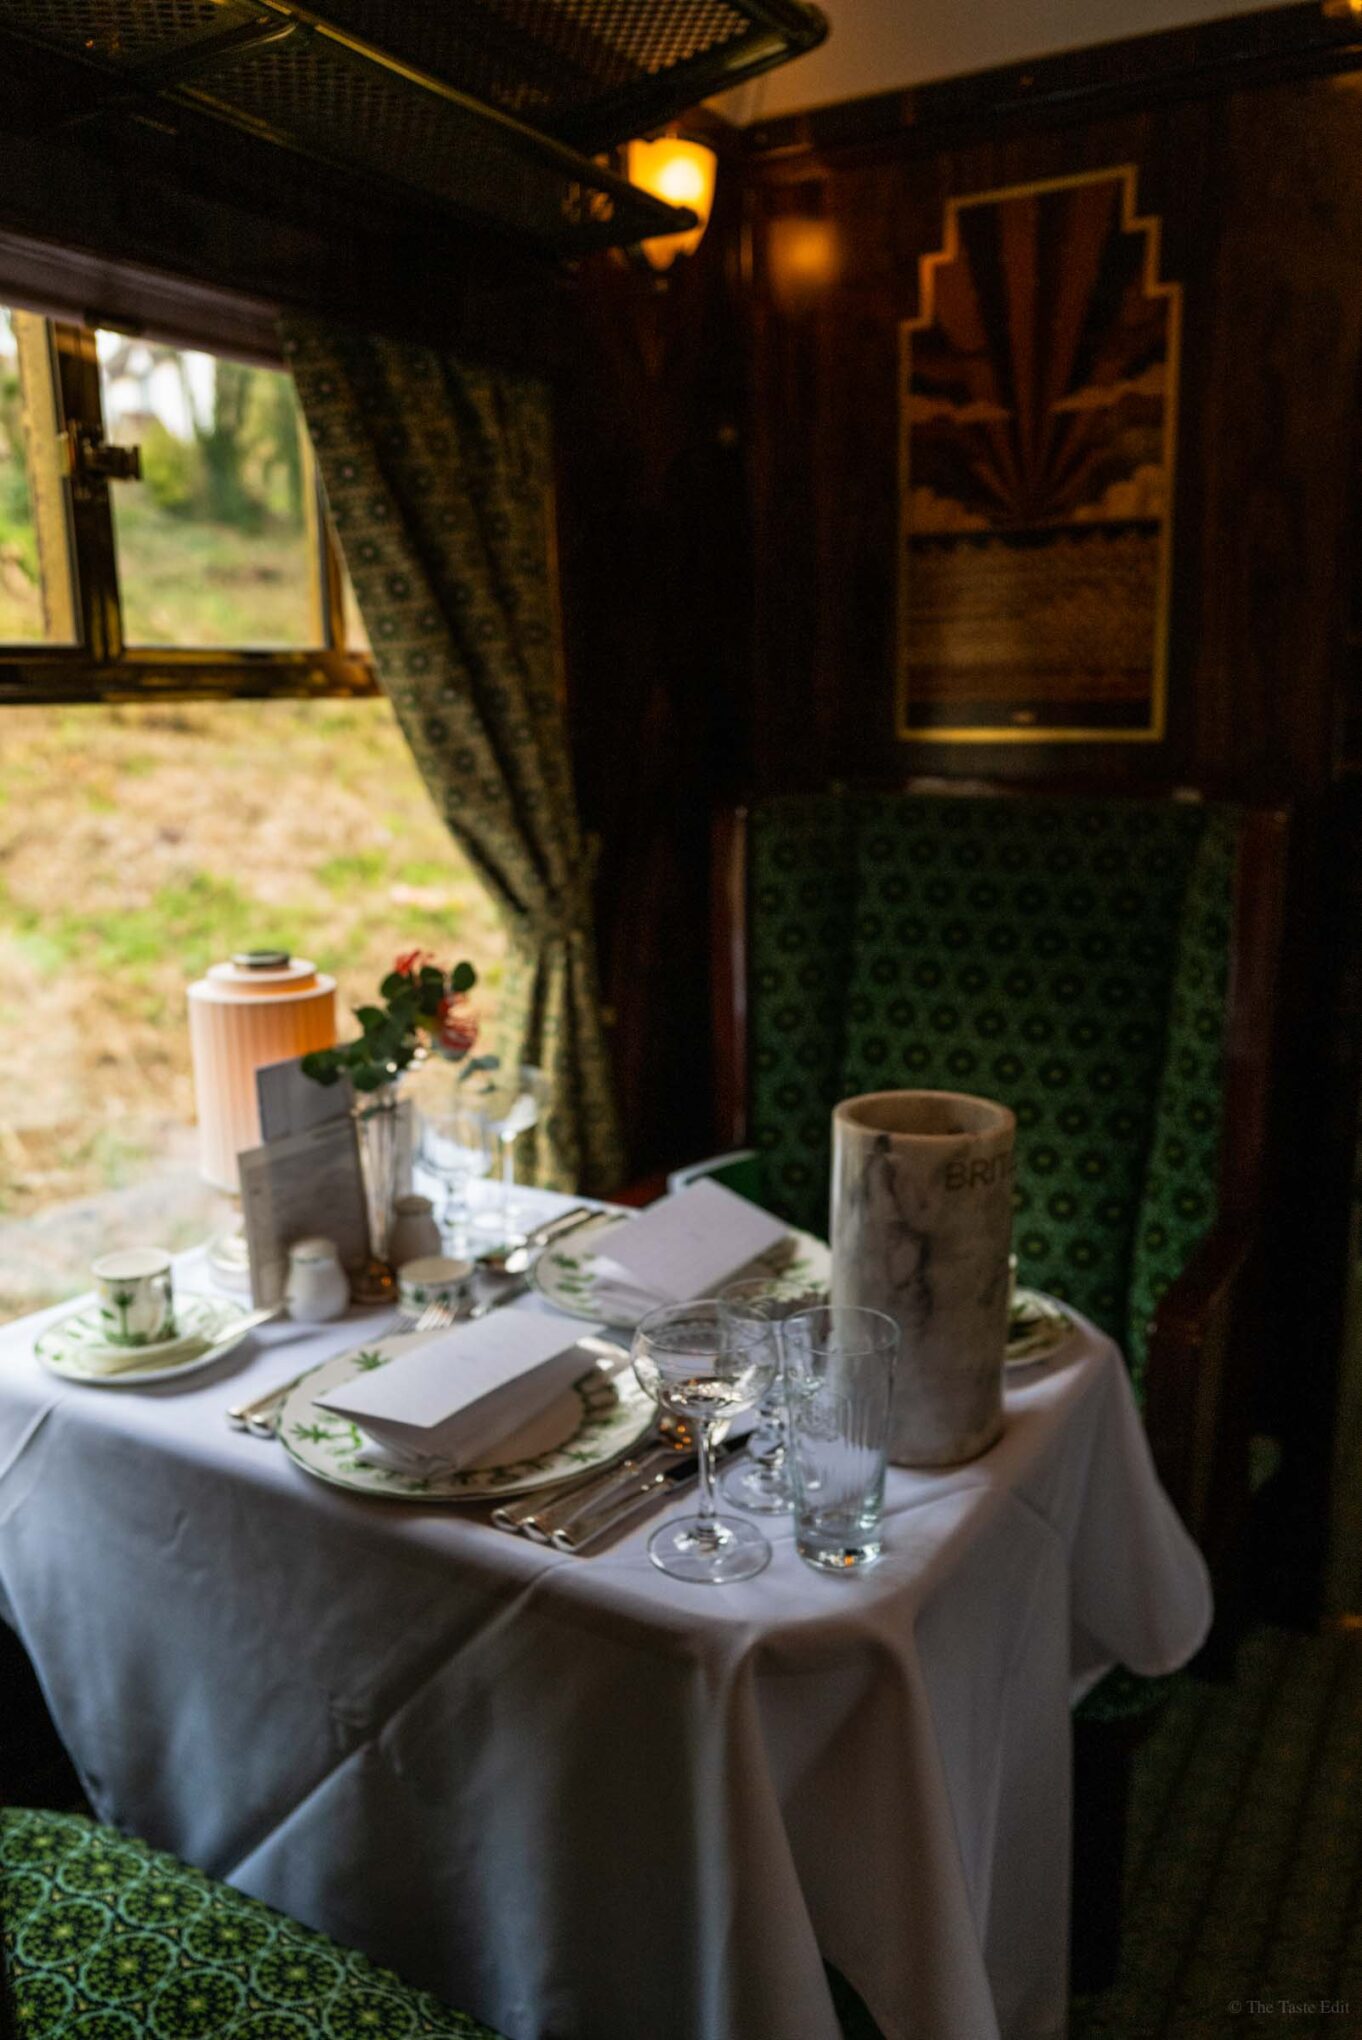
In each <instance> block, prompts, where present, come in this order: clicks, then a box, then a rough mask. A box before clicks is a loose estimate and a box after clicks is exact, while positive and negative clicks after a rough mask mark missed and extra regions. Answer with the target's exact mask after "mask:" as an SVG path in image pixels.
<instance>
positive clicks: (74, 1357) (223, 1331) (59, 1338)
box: [33, 1295, 251, 1388]
mask: <svg viewBox="0 0 1362 2040" xmlns="http://www.w3.org/2000/svg"><path fill="white" fill-rule="evenodd" d="M249 1312H250V1306H249V1305H248V1304H244V1303H235V1302H233V1301H232V1300H231V1299H230V1298H228V1297H225V1296H183V1295H180V1296H177V1297H176V1298H175V1318H176V1323H177V1324H178V1326H179V1334H178V1336H177V1337H176V1338H174V1339H166V1340H163V1341H162V1342H161V1343H160V1344H159V1345H155V1346H143V1347H136V1348H132V1347H122V1346H111V1345H110V1344H109V1342H108V1340H107V1339H106V1338H105V1337H104V1326H103V1319H102V1318H101V1317H100V1314H99V1306H98V1304H94V1303H87V1304H83V1305H81V1306H80V1307H79V1308H78V1309H76V1310H73V1311H71V1312H69V1313H68V1315H67V1316H66V1317H63V1318H58V1320H57V1322H56V1324H54V1325H49V1326H48V1327H47V1330H46V1331H45V1332H39V1334H38V1336H37V1338H36V1339H35V1340H34V1342H33V1350H34V1352H35V1353H36V1354H37V1356H38V1358H39V1359H40V1360H41V1361H42V1363H43V1365H44V1367H48V1368H50V1369H51V1370H52V1372H53V1373H54V1374H60V1375H61V1376H62V1378H63V1380H65V1381H83V1382H86V1383H88V1384H89V1386H90V1387H91V1388H146V1387H148V1386H149V1384H150V1383H152V1382H155V1381H170V1380H174V1379H178V1378H179V1376H180V1375H182V1374H194V1373H197V1371H198V1369H199V1368H200V1367H216V1366H217V1364H218V1362H219V1360H223V1359H225V1358H226V1356H227V1355H228V1354H229V1353H230V1352H232V1351H233V1350H234V1348H235V1347H236V1345H237V1344H238V1340H237V1339H234V1338H233V1337H232V1327H233V1325H234V1324H236V1323H237V1322H238V1321H239V1320H240V1319H242V1318H244V1317H246V1316H247V1315H248V1314H249ZM250 1329H251V1328H250V1326H249V1325H248V1326H247V1327H246V1330H245V1331H243V1332H242V1333H241V1334H240V1338H242V1339H244V1338H245V1337H246V1334H247V1332H249V1330H250Z"/></svg>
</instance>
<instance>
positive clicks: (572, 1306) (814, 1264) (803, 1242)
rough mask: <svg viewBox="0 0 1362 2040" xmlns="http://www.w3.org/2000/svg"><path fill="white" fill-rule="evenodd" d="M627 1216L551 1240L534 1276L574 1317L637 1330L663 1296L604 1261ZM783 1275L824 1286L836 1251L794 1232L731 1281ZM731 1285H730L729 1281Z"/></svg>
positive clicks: (536, 1283)
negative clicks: (614, 1272)
mask: <svg viewBox="0 0 1362 2040" xmlns="http://www.w3.org/2000/svg"><path fill="white" fill-rule="evenodd" d="M629 1222H630V1221H629V1220H628V1219H627V1218H614V1217H607V1218H606V1219H605V1220H604V1221H603V1223H602V1224H601V1226H600V1227H599V1228H598V1227H596V1226H583V1227H582V1228H581V1229H580V1230H579V1231H577V1232H573V1233H572V1234H570V1235H569V1237H568V1238H567V1239H565V1240H564V1241H563V1243H562V1245H561V1246H556V1247H555V1246H549V1247H546V1248H545V1249H544V1252H543V1253H542V1254H541V1255H540V1256H539V1258H538V1260H537V1261H536V1262H535V1264H534V1270H533V1274H532V1278H531V1279H532V1280H533V1282H534V1286H535V1288H536V1289H537V1290H538V1291H539V1294H540V1295H541V1296H542V1297H543V1298H544V1301H545V1302H546V1303H551V1304H552V1305H553V1307H554V1309H555V1310H561V1311H565V1312H566V1313H567V1315H568V1316H569V1317H578V1318H586V1319H587V1320H588V1322H589V1323H591V1324H595V1325H608V1326H609V1328H610V1330H611V1331H614V1332H632V1330H633V1329H634V1326H635V1325H636V1324H637V1323H638V1321H639V1319H640V1318H642V1317H646V1316H647V1315H648V1312H649V1311H650V1310H655V1309H656V1308H657V1306H658V1304H659V1303H660V1302H661V1301H662V1299H661V1298H660V1297H656V1296H651V1295H648V1294H646V1293H645V1292H644V1291H642V1290H640V1289H636V1288H634V1287H633V1286H632V1285H630V1284H628V1283H624V1282H621V1281H620V1279H619V1277H618V1276H614V1277H612V1276H611V1275H610V1273H609V1271H608V1270H606V1269H603V1268H602V1267H601V1261H602V1260H603V1259H604V1258H605V1257H606V1256H607V1255H608V1254H609V1251H610V1238H611V1235H612V1234H613V1233H614V1232H615V1230H616V1228H617V1227H618V1226H625V1225H628V1224H629ZM765 1274H771V1275H780V1276H782V1277H789V1278H790V1279H792V1280H794V1281H796V1282H807V1283H808V1285H809V1288H810V1289H811V1290H823V1289H826V1288H827V1286H828V1282H829V1280H830V1279H831V1275H832V1255H831V1253H830V1252H829V1250H828V1248H827V1247H825V1246H824V1244H823V1242H822V1241H821V1240H816V1239H815V1238H814V1237H813V1235H812V1233H805V1232H793V1231H792V1232H789V1233H787V1234H786V1236H785V1238H784V1239H783V1240H777V1241H776V1244H775V1245H774V1246H773V1247H768V1248H767V1250H766V1252H765V1253H764V1254H761V1255H759V1256H758V1257H757V1259H756V1260H755V1261H752V1262H750V1263H749V1264H748V1266H747V1267H745V1268H738V1269H735V1271H734V1273H733V1274H732V1275H731V1276H729V1277H728V1280H729V1281H730V1282H737V1281H741V1280H742V1279H743V1278H744V1277H745V1276H750V1275H765ZM725 1286H726V1285H725Z"/></svg>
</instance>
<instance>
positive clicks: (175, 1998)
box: [0, 1808, 496, 2040]
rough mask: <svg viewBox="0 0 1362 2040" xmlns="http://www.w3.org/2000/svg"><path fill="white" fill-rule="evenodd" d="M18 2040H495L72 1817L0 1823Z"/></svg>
mask: <svg viewBox="0 0 1362 2040" xmlns="http://www.w3.org/2000/svg"><path fill="white" fill-rule="evenodd" d="M0 1921H3V1926H4V1936H5V1957H6V1966H7V1969H8V1973H9V1980H10V1989H11V1993H12V1996H13V2000H14V2008H15V2013H16V2017H17V2030H18V2033H19V2034H20V2035H22V2036H23V2040H496V2035H495V2034H493V2033H492V2032H491V2030H490V2028H488V2027H486V2026H482V2025H479V2023H478V2021H477V2020H476V2019H470V2018H468V2017H466V2016H465V2015H464V2014H462V2013H460V2012H451V2011H448V2010H446V2008H445V2007H444V2006H443V2005H441V2004H440V2003H439V2002H438V2001H437V2000H436V1999H435V1998H433V1997H431V1996H429V1995H428V1993H426V1992H425V1991H418V1990H412V1989H411V1988H410V1987H409V1986H408V1985H407V1984H405V1983H403V1982H402V1981H401V1980H400V1979H399V1978H398V1977H396V1976H394V1975H393V1974H392V1972H391V1971H390V1970H386V1969H380V1968H379V1967H378V1966H377V1965H376V1964H375V1963H373V1962H370V1961H369V1960H368V1959H367V1957H366V1956H363V1955H359V1954H356V1953H355V1952H354V1951H353V1950H351V1949H348V1948H342V1947H339V1946H338V1945H337V1944H336V1942H334V1941H330V1940H328V1939H327V1937H326V1936H325V1935H324V1934H314V1933H312V1932H310V1931H309V1929H308V1928H306V1927H300V1926H298V1925H297V1924H296V1922H294V1921H293V1920H289V1919H285V1918H284V1917H283V1915H282V1914H280V1913H276V1912H272V1911H271V1910H270V1908H269V1907H268V1906H266V1905H262V1904H260V1902H259V1900H257V1899H253V1898H246V1897H243V1895H242V1894H241V1893H240V1892H237V1891H231V1890H229V1889H228V1888H227V1886H226V1885H222V1884H215V1883H214V1882H213V1880H212V1879H211V1878H209V1877H205V1876H203V1875H202V1874H201V1873H200V1872H199V1871H197V1870H190V1869H187V1868H186V1867H185V1865H184V1864H182V1863H177V1862H176V1861H175V1859H174V1858H173V1857H171V1856H164V1855H161V1854H159V1853H158V1852H157V1851H156V1850H154V1849H149V1848H147V1847H146V1845H145V1844H144V1843H142V1842H138V1841H133V1840H131V1839H129V1838H128V1837H127V1836H125V1835H121V1834H118V1833H116V1832H115V1831H114V1830H113V1829H111V1828H105V1827H97V1826H95V1825H94V1823H93V1822H91V1821H88V1820H85V1819H83V1818H82V1817H80V1816H79V1815H76V1814H62V1813H35V1812H30V1811H27V1810H20V1809H16V1808H8V1809H5V1810H4V1811H0Z"/></svg>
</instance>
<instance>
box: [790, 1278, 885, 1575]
mask: <svg viewBox="0 0 1362 2040" xmlns="http://www.w3.org/2000/svg"><path fill="white" fill-rule="evenodd" d="M783 1332H784V1349H785V1394H786V1399H787V1405H788V1411H789V1452H790V1458H789V1473H790V1484H791V1486H792V1487H793V1489H794V1510H795V1549H796V1550H797V1551H798V1553H799V1555H800V1557H801V1558H802V1559H803V1560H804V1561H805V1562H806V1563H807V1564H808V1565H811V1566H814V1567H815V1568H816V1569H817V1570H818V1571H820V1572H842V1573H844V1572H854V1571H856V1570H857V1569H858V1568H860V1567H862V1566H867V1565H873V1564H874V1563H875V1560H876V1559H877V1558H878V1557H879V1556H880V1553H881V1550H882V1548H883V1546H882V1541H881V1534H880V1519H881V1517H882V1515H883V1513H884V1473H885V1466H886V1464H887V1461H888V1458H889V1424H890V1411H891V1408H892V1405H893V1397H894V1367H895V1363H896V1362H897V1360H898V1353H899V1338H900V1334H899V1328H898V1325H897V1324H896V1323H895V1321H894V1319H893V1318H891V1317H888V1316H887V1315H886V1314H885V1313H884V1312H883V1311H879V1310H866V1309H864V1308H862V1307H860V1306H858V1305H854V1304H831V1305H827V1306H824V1307H823V1308H820V1309H818V1310H806V1311H800V1312H798V1313H797V1314H796V1315H795V1316H793V1317H790V1318H786V1320H785V1322H784V1326H783Z"/></svg>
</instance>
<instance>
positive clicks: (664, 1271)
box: [597, 1180, 789, 1303]
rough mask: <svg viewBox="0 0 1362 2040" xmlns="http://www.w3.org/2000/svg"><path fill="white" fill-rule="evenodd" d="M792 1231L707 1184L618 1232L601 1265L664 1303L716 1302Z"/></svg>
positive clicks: (670, 1200)
mask: <svg viewBox="0 0 1362 2040" xmlns="http://www.w3.org/2000/svg"><path fill="white" fill-rule="evenodd" d="M788 1232H789V1227H788V1226H787V1225H785V1224H784V1223H783V1221H782V1220H780V1219H778V1218H772V1216H771V1214H770V1212H769V1211H763V1210H762V1209H761V1207H760V1206H759V1205H756V1204H752V1203H750V1202H749V1201H748V1199H747V1198H746V1197H739V1196H738V1194H737V1193H736V1191H733V1190H726V1189H725V1188H724V1186H723V1184H722V1183H715V1182H712V1181H709V1180H702V1181H700V1182H699V1183H692V1184H691V1186H690V1188H689V1189H688V1190H682V1191H679V1192H678V1193H677V1195H676V1196H675V1197H663V1198H660V1199H659V1200H658V1202H657V1203H656V1204H652V1205H649V1207H648V1209H647V1210H646V1211H644V1212H641V1213H640V1214H639V1216H638V1217H637V1218H633V1219H630V1220H629V1222H628V1223H627V1224H624V1225H618V1226H615V1227H614V1228H613V1229H612V1231H611V1233H610V1236H609V1241H608V1245H607V1246H606V1251H605V1252H604V1253H603V1254H601V1255H600V1257H599V1259H598V1262H597V1266H598V1268H603V1269H605V1270H608V1271H609V1272H610V1273H615V1272H616V1271H618V1273H619V1274H621V1275H623V1276H624V1277H625V1278H626V1279H627V1280H628V1281H629V1282H631V1283H633V1284H634V1285H635V1286H636V1287H637V1288H638V1289H640V1290H646V1291H647V1292H649V1293H650V1294H652V1295H654V1296H656V1297H657V1300H658V1302H659V1303H682V1302H684V1301H685V1299H686V1298H687V1297H691V1296H712V1295H713V1294H714V1291H715V1290H716V1289H718V1288H721V1287H722V1286H723V1284H724V1283H725V1282H727V1281H728V1280H729V1279H730V1277H732V1276H734V1275H736V1274H737V1273H738V1271H739V1269H741V1268H745V1267H746V1266H747V1264H748V1262H749V1261H754V1260H755V1259H756V1257H757V1255H758V1254H764V1253H765V1252H766V1251H767V1249H768V1248H769V1247H774V1246H775V1245H776V1244H777V1243H778V1242H779V1241H781V1240H783V1239H785V1238H786V1236H787V1234H788ZM603 1244H605V1243H603Z"/></svg>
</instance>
